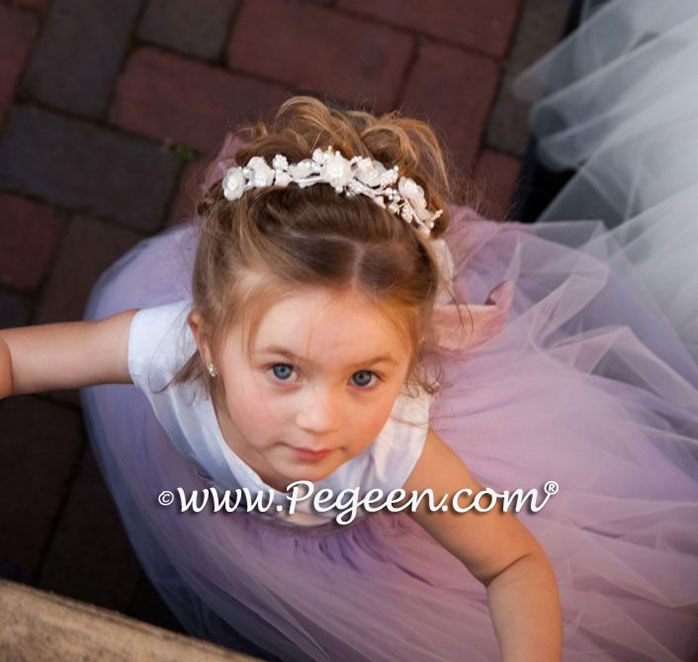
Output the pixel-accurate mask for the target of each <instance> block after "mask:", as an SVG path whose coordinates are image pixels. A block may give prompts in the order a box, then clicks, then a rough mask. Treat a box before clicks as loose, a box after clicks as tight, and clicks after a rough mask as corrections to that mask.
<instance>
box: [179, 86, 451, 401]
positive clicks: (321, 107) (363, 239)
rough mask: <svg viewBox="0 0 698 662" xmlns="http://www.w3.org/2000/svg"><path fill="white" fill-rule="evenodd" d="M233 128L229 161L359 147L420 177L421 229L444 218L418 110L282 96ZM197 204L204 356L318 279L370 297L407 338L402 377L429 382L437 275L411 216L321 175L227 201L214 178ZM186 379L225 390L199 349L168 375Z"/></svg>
mask: <svg viewBox="0 0 698 662" xmlns="http://www.w3.org/2000/svg"><path fill="white" fill-rule="evenodd" d="M241 131H242V132H243V135H246V136H247V137H249V138H250V139H249V141H248V142H247V143H245V144H244V145H243V146H242V147H241V148H240V149H239V150H238V151H237V153H236V155H235V160H236V162H237V163H238V164H239V165H245V164H246V163H247V162H248V160H249V159H250V158H252V157H253V156H262V157H264V158H265V159H266V161H267V162H268V163H271V161H272V159H273V157H274V156H275V155H276V154H277V153H278V154H283V155H285V156H286V157H287V158H288V161H289V162H290V163H293V162H297V161H300V160H302V159H306V158H311V157H312V153H313V151H314V150H315V149H316V148H318V147H319V148H321V149H325V148H327V147H328V146H330V145H331V146H332V147H333V148H334V149H335V150H339V151H340V152H341V153H342V155H343V156H344V157H345V158H347V159H350V158H352V157H353V156H365V157H370V158H372V159H376V160H378V161H380V162H381V163H382V164H383V165H384V166H385V167H386V168H390V167H392V166H394V165H397V166H398V168H399V174H400V175H401V176H406V177H410V178H412V179H413V180H414V181H415V182H416V183H417V184H419V185H420V186H421V187H422V188H423V189H424V193H425V198H426V201H427V208H428V209H430V210H436V209H443V214H442V215H441V216H440V217H439V218H438V219H436V221H435V225H434V227H433V229H432V230H431V239H436V238H438V237H439V236H440V235H442V234H443V232H444V231H445V229H446V228H447V226H448V223H449V220H450V219H449V213H448V209H447V207H446V200H447V199H451V190H450V181H449V176H448V173H447V168H446V165H445V162H444V156H443V152H442V150H441V148H440V146H439V143H438V140H437V138H436V136H435V134H434V132H433V131H432V129H431V128H430V127H429V126H428V125H427V124H425V123H424V122H421V121H419V120H415V119H410V118H405V117H401V116H400V115H399V113H398V112H397V111H393V112H390V113H387V114H385V115H382V116H379V117H376V116H374V115H372V114H370V113H368V112H363V111H340V110H337V109H333V108H329V107H328V106H326V105H325V104H324V103H322V102H321V101H319V100H317V99H315V98H312V97H307V96H298V97H293V98H291V99H289V100H288V101H286V102H285V103H284V104H283V105H281V107H280V108H279V109H278V111H277V113H276V115H275V116H274V118H273V120H272V121H271V123H270V124H269V126H267V125H265V124H264V123H262V122H259V123H257V124H256V125H255V126H253V127H246V128H244V129H242V130H241ZM212 165H213V164H212ZM196 212H197V217H198V230H199V239H198V247H197V250H196V255H195V259H194V268H193V274H192V297H193V309H194V310H198V311H199V313H200V314H201V318H202V321H203V326H204V328H205V331H204V333H205V336H206V338H207V340H208V342H209V344H210V347H211V352H212V355H213V357H214V359H213V360H214V363H215V361H216V357H217V356H219V350H220V348H221V346H222V342H223V340H224V338H225V337H226V335H227V331H228V330H229V329H231V328H233V327H234V326H235V325H237V324H242V327H241V328H242V329H243V338H244V339H245V342H246V343H247V351H248V352H250V351H251V348H252V342H253V340H254V337H255V334H256V332H257V330H258V328H259V325H260V323H261V320H262V318H263V316H264V314H265V312H266V311H267V310H269V308H270V307H271V306H272V305H274V304H275V303H277V302H279V301H281V300H282V299H284V298H286V297H288V296H291V295H293V294H296V293H297V292H298V291H299V289H302V288H308V287H311V288H312V287H322V288H325V289H327V290H329V291H331V292H336V293H337V294H338V295H342V294H347V293H353V294H355V295H358V296H361V297H363V298H364V300H365V301H367V302H369V303H373V304H376V305H377V306H378V310H379V311H380V312H381V313H382V314H383V315H384V316H385V318H386V320H387V321H389V322H390V323H391V324H392V325H393V327H394V328H395V329H396V331H397V332H398V334H399V336H400V337H401V338H402V339H403V342H404V343H405V346H406V347H408V348H409V349H410V350H411V351H410V356H411V360H410V363H409V367H408V372H407V380H406V385H408V386H410V385H414V384H417V385H419V386H421V387H422V388H424V389H425V390H427V392H429V393H432V394H433V393H435V392H436V391H437V390H438V383H437V382H435V381H434V382H431V381H430V380H429V379H428V378H427V375H426V371H425V370H424V369H423V366H422V359H423V358H424V355H425V353H426V352H428V351H429V350H430V349H435V344H434V335H433V332H432V329H431V324H430V322H431V314H432V310H433V307H434V304H435V302H436V297H437V294H438V292H439V288H440V287H441V286H442V285H443V283H442V282H441V276H440V273H439V270H438V267H437V263H436V261H435V256H434V252H433V248H431V247H430V246H429V242H430V239H429V238H428V237H424V236H422V235H420V233H419V232H418V231H417V229H416V228H415V227H413V226H411V225H408V224H407V223H406V222H405V221H404V220H402V218H400V217H399V216H396V215H394V214H393V213H391V212H389V211H387V210H385V209H383V208H381V207H380V206H379V205H377V204H376V203H375V202H374V201H373V200H372V199H370V198H368V197H366V196H363V195H356V196H354V197H351V198H348V197H346V196H345V195H343V194H338V193H336V192H335V190H334V189H333V188H332V187H331V186H330V185H329V184H314V185H313V186H309V187H306V188H300V187H299V186H297V185H295V184H293V183H292V184H290V185H289V186H288V187H285V188H281V187H274V186H270V187H267V188H263V189H252V190H249V191H247V192H246V193H244V194H243V196H242V197H241V198H240V199H239V200H235V201H230V200H228V199H226V198H225V197H224V195H223V189H222V185H221V181H220V179H218V180H217V181H216V182H215V183H214V184H213V185H212V186H210V188H208V190H206V191H205V192H204V194H203V197H202V198H201V200H200V201H199V203H198V205H197V207H196ZM192 379H195V380H201V381H202V382H203V384H204V386H205V388H206V390H207V392H208V393H209V395H216V396H218V397H220V396H222V395H223V392H222V384H221V380H220V379H211V378H210V377H209V375H208V373H207V371H206V366H205V365H204V362H203V360H202V358H201V357H200V356H199V353H198V352H197V353H195V354H194V355H193V356H192V357H191V358H190V359H189V361H188V362H187V363H186V364H185V365H184V366H182V368H181V369H180V370H179V372H178V373H177V374H176V375H175V377H174V379H173V382H182V381H188V380H192Z"/></svg>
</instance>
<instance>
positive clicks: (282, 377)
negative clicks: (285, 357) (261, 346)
mask: <svg viewBox="0 0 698 662" xmlns="http://www.w3.org/2000/svg"><path fill="white" fill-rule="evenodd" d="M270 368H271V370H272V372H273V373H274V377H276V378H277V379H280V380H281V381H284V382H285V381H288V377H290V372H293V368H292V367H291V366H290V365H289V364H288V363H275V364H274V365H272V366H270ZM277 368H282V370H281V373H282V374H279V372H277V370H276V369H277ZM288 371H290V372H288Z"/></svg>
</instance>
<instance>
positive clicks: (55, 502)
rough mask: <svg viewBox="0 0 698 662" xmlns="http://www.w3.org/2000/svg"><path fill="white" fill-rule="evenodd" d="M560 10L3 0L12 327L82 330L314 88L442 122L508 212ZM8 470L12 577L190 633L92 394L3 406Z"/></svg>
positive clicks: (407, 1)
mask: <svg viewBox="0 0 698 662" xmlns="http://www.w3.org/2000/svg"><path fill="white" fill-rule="evenodd" d="M552 4H555V5H556V8H555V9H551V3H545V2H544V0H434V2H429V3H426V2H423V0H381V1H380V2H376V1H374V0H119V1H118V2H114V1H113V0H0V210H1V213H0V326H2V327H11V326H19V325H22V324H27V323H42V322H52V321H64V320H65V321H67V320H73V319H78V318H79V317H80V315H81V312H82V310H83V307H84V305H85V302H86V298H87V295H88V293H89V291H90V288H91V287H92V285H93V283H94V281H95V279H96V278H97V276H98V275H99V273H100V272H101V271H103V270H104V269H105V268H106V267H107V266H108V265H109V264H111V263H112V262H113V261H114V260H116V259H117V257H118V256H119V255H121V254H122V253H123V252H125V251H126V250H127V249H128V248H129V247H131V246H132V245H134V244H135V243H136V242H138V241H139V240H140V239H142V238H143V237H146V236H149V235H152V234H154V233H156V232H157V231H158V230H160V229H162V228H164V227H166V226H168V225H169V224H172V223H176V222H180V221H182V220H185V219H186V218H187V217H189V215H190V214H191V210H192V205H193V202H192V195H193V194H192V191H193V190H194V189H195V187H196V182H197V178H198V177H200V174H201V172H202V169H203V168H204V167H205V165H206V163H207V159H208V158H210V156H211V155H212V152H214V150H215V149H216V148H217V147H218V146H219V143H220V140H221V138H222V137H223V135H224V134H225V132H226V131H227V130H228V129H229V128H231V127H232V126H234V125H235V124H237V123H240V122H246V121H249V120H252V119H254V118H256V117H258V116H264V115H267V114H268V113H269V111H270V110H271V109H272V108H273V107H274V106H276V105H277V104H278V103H280V102H281V101H282V100H283V99H285V98H287V97H288V96H289V95H292V94H295V93H312V94H318V95H321V96H324V97H325V98H328V99H331V100H335V101H338V102H340V103H344V104H348V105H354V104H364V105H366V106H367V107H369V108H373V109H374V110H377V111H383V110H388V109H391V108H393V107H401V108H403V109H405V110H406V111H408V112H410V113H414V114H416V115H417V116H419V117H423V118H426V119H428V120H429V121H431V122H432V123H433V125H434V127H435V129H436V130H437V132H438V133H439V135H440V136H441V137H442V139H443V140H444V142H445V144H446V145H447V147H448V149H449V150H450V152H451V154H452V156H453V158H454V160H455V162H456V163H457V164H458V166H459V168H460V169H461V170H462V172H463V173H466V174H469V175H470V177H471V178H472V179H473V180H474V181H475V182H477V184H478V186H479V187H481V188H483V190H484V191H485V201H486V204H485V206H484V207H483V210H484V212H485V213H487V214H489V215H490V216H492V217H498V218H504V217H505V216H506V214H507V210H508V209H509V205H510V202H511V196H512V194H513V192H514V190H515V188H516V183H517V177H518V173H519V167H520V161H521V156H522V153H523V151H524V148H525V143H526V132H525V109H524V108H522V107H521V106H520V105H518V104H517V103H516V102H515V101H514V100H512V99H511V98H510V97H509V96H508V94H507V89H506V85H504V84H503V83H505V82H506V81H508V80H509V79H510V78H511V76H513V75H514V74H515V73H516V72H517V71H519V70H520V69H521V68H522V67H523V66H524V65H525V64H526V63H528V62H530V61H532V60H533V59H534V58H535V56H536V55H537V54H539V53H541V52H543V51H545V50H547V48H548V47H549V46H550V45H552V44H553V43H554V42H555V41H556V40H557V38H558V36H559V34H560V32H561V30H562V24H563V23H562V22H563V21H564V16H565V11H566V3H552ZM191 157H193V158H191ZM190 159H191V160H190ZM0 466H2V476H3V480H2V481H0V531H2V532H3V544H2V545H0V576H2V577H8V578H11V579H16V580H19V581H22V582H26V583H29V584H33V585H35V586H38V587H40V588H46V589H50V590H55V591H58V592H60V593H63V594H65V595H68V596H70V597H75V598H78V599H81V600H85V601H87V602H92V603H95V604H99V605H101V606H104V607H109V608H111V609H116V610H119V611H122V612H124V613H127V614H133V615H136V616H138V617H139V618H142V619H146V620H150V621H152V622H155V623H159V624H163V625H164V626H165V627H171V628H176V627H177V624H176V622H175V621H174V620H173V618H172V617H171V615H169V613H168V612H167V610H166V609H165V608H164V607H163V605H162V603H161V602H160V601H159V600H158V598H157V596H156V595H155V594H154V593H153V591H152V589H150V588H149V585H148V582H147V580H146V579H145V578H144V576H143V574H142V573H141V572H140V569H139V566H138V563H137V561H136V559H135V557H134V555H133V552H132V551H131V549H130V546H129V544H128V540H127V539H126V536H125V534H124V533H123V531H122V529H121V527H120V524H119V521H118V517H117V514H116V511H115V508H114V506H113V504H112V502H111V499H110V497H109V495H108V493H107V492H106V489H105V487H104V485H103V482H102V479H101V476H100V475H99V473H98V471H97V467H96V464H95V462H94V458H93V457H92V454H91V451H90V449H89V447H88V446H87V445H86V438H85V431H84V426H83V423H82V419H81V416H80V408H79V401H78V399H77V393H76V392H70V391H64V392H56V393H45V394H38V395H31V396H21V397H16V398H11V399H8V400H6V401H3V402H1V403H0ZM20 495H25V498H22V499H20ZM26 496H30V498H26Z"/></svg>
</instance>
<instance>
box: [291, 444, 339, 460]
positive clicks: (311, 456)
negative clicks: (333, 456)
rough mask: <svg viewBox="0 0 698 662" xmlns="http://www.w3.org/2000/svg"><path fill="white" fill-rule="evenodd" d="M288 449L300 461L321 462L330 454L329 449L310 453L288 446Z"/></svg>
mask: <svg viewBox="0 0 698 662" xmlns="http://www.w3.org/2000/svg"><path fill="white" fill-rule="evenodd" d="M289 448H290V449H291V450H293V452H294V453H295V454H296V455H297V456H298V457H300V458H301V459H303V460H310V461H317V460H322V459H323V458H324V457H327V455H329V453H331V452H332V449H331V448H326V449H325V450H321V451H312V450H309V449H307V448H297V447H295V446H289Z"/></svg>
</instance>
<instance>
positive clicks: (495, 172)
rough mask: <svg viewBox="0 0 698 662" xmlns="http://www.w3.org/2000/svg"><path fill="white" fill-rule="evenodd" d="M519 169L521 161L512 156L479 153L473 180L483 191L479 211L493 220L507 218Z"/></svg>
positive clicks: (487, 152)
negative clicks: (482, 202)
mask: <svg viewBox="0 0 698 662" xmlns="http://www.w3.org/2000/svg"><path fill="white" fill-rule="evenodd" d="M520 171H521V161H520V160H519V159H517V158H515V157H513V156H509V155H508V154H502V153H500V152H492V151H484V152H483V153H482V154H481V155H480V158H479V159H478V162H477V167H476V169H475V182H476V185H477V186H478V187H480V189H481V190H482V191H483V200H484V204H483V207H482V209H481V210H480V211H481V213H483V214H484V215H486V216H487V217H488V218H492V219H495V220H504V219H506V218H507V215H508V213H509V210H510V208H511V202H512V196H513V195H514V191H516V186H517V184H518V181H519V172H520ZM511 220H518V219H511Z"/></svg>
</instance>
